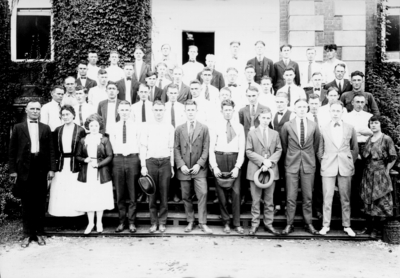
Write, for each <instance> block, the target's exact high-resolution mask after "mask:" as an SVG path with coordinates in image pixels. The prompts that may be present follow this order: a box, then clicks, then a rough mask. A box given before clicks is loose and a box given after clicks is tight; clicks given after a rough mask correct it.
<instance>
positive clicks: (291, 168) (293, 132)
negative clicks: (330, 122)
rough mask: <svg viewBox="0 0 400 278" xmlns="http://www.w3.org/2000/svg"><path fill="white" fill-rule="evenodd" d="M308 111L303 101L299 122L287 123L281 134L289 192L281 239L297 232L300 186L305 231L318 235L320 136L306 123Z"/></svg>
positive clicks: (297, 108) (296, 108)
mask: <svg viewBox="0 0 400 278" xmlns="http://www.w3.org/2000/svg"><path fill="white" fill-rule="evenodd" d="M307 110H308V103H307V100H306V99H304V98H301V99H299V100H297V101H296V102H295V104H294V111H295V113H296V118H295V119H293V120H291V121H289V122H287V123H285V124H284V126H283V127H282V130H281V140H282V148H283V157H285V171H286V191H287V192H286V194H287V195H286V199H287V201H286V217H287V225H286V227H285V229H284V230H283V231H282V235H288V234H290V233H292V232H293V231H294V226H293V222H294V217H295V215H296V206H297V194H298V191H299V185H300V186H301V194H302V196H303V217H304V222H305V230H306V231H307V232H309V233H310V234H313V235H316V234H318V231H317V230H316V229H315V228H314V226H313V225H312V192H313V189H314V175H315V163H316V154H317V152H318V144H319V136H320V133H319V129H318V125H317V124H316V123H314V122H313V121H310V120H308V119H307V117H306V114H307ZM299 182H300V184H299Z"/></svg>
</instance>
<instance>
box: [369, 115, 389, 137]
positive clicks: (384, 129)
mask: <svg viewBox="0 0 400 278" xmlns="http://www.w3.org/2000/svg"><path fill="white" fill-rule="evenodd" d="M371 122H380V123H381V131H382V133H385V134H387V129H388V127H389V123H390V120H389V118H388V117H386V116H377V115H373V116H372V117H371V118H369V120H368V128H371Z"/></svg>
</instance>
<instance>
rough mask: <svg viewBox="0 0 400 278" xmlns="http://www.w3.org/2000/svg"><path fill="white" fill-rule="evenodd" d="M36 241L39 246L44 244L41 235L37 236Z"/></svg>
mask: <svg viewBox="0 0 400 278" xmlns="http://www.w3.org/2000/svg"><path fill="white" fill-rule="evenodd" d="M37 243H38V244H39V245H40V246H43V245H46V241H45V240H44V238H43V236H37Z"/></svg>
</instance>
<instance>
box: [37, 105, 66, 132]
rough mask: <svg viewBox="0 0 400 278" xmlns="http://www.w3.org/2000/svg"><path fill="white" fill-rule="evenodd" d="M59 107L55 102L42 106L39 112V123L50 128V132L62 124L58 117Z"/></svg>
mask: <svg viewBox="0 0 400 278" xmlns="http://www.w3.org/2000/svg"><path fill="white" fill-rule="evenodd" d="M60 110H61V107H60V105H59V104H58V102H56V101H55V100H51V101H50V102H49V103H46V104H45V105H43V107H42V110H41V111H40V122H41V123H44V124H45V125H48V126H50V129H51V131H54V130H55V129H56V128H57V127H59V126H60V125H62V124H63V122H62V121H61V116H60Z"/></svg>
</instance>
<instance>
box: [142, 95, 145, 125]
mask: <svg viewBox="0 0 400 278" xmlns="http://www.w3.org/2000/svg"><path fill="white" fill-rule="evenodd" d="M145 121H146V105H145V100H143V105H142V122H145Z"/></svg>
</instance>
